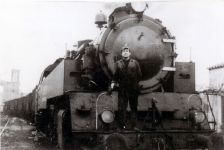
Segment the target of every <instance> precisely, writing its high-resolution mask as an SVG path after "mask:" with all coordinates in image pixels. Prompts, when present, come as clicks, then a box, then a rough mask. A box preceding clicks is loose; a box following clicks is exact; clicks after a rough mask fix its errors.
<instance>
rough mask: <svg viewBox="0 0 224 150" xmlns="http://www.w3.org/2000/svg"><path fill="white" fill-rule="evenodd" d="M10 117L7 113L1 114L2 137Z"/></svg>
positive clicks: (0, 135) (0, 129) (0, 127)
mask: <svg viewBox="0 0 224 150" xmlns="http://www.w3.org/2000/svg"><path fill="white" fill-rule="evenodd" d="M9 121H10V119H9V117H8V116H7V115H1V117H0V137H2V134H3V133H4V131H5V129H6V127H7V125H8V123H9Z"/></svg>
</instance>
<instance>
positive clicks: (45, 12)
mask: <svg viewBox="0 0 224 150" xmlns="http://www.w3.org/2000/svg"><path fill="white" fill-rule="evenodd" d="M122 4H123V5H124V3H112V2H110V3H105V2H100V1H98V2H94V1H86V2H80V1H79V2H78V1H70V0H65V1H64V0H60V1H59V0H54V1H51V0H47V1H45V0H42V1H4V0H3V1H0V80H5V81H9V80H10V75H11V69H19V70H20V71H21V72H20V81H21V86H20V88H21V91H22V92H24V93H28V92H30V91H31V90H32V89H33V88H34V86H35V85H36V84H37V83H38V81H39V78H40V75H41V72H42V71H43V70H44V68H45V67H46V66H47V65H49V64H51V63H53V62H54V61H55V59H57V58H58V57H63V56H64V55H65V49H66V45H67V48H68V49H72V47H73V45H74V44H76V42H77V41H78V40H83V39H95V38H96V37H97V34H98V33H99V31H98V29H97V28H96V25H95V24H94V19H95V15H96V13H98V12H99V11H100V10H102V11H103V12H105V13H106V15H107V16H109V14H110V13H111V12H112V11H113V9H114V8H115V7H116V6H121V5H122ZM145 14H147V15H149V16H151V17H153V18H159V19H160V20H161V21H162V22H163V25H164V26H166V27H167V29H168V30H169V31H170V32H171V34H172V35H173V36H175V37H176V41H177V43H176V44H177V49H176V51H177V53H178V57H177V61H190V58H191V60H192V61H194V62H195V63H196V84H197V88H200V87H206V86H208V80H209V77H208V76H209V74H208V70H207V68H208V67H209V66H212V65H215V64H220V63H223V62H224V38H223V36H224V1H221V0H219V1H214V0H213V1H206V0H203V1H199V0H194V1H193V0H192V1H189V0H172V1H171V0H169V1H166V0H162V1H161V0H159V1H156V0H154V1H150V2H149V9H147V11H146V12H145ZM66 43H67V44H66ZM190 49H191V50H190ZM190 51H191V52H190ZM190 54H191V56H190Z"/></svg>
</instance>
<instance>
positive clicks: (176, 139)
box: [73, 130, 211, 150]
mask: <svg viewBox="0 0 224 150" xmlns="http://www.w3.org/2000/svg"><path fill="white" fill-rule="evenodd" d="M73 133H74V134H73V135H74V138H75V139H79V140H80V139H81V140H80V141H81V142H83V141H85V142H84V143H82V144H84V145H85V146H87V145H88V144H90V143H91V142H92V144H90V145H91V147H92V148H98V149H101V148H102V147H104V148H103V149H111V150H113V149H114V150H115V149H135V150H138V149H148V148H151V149H166V150H174V149H206V148H209V147H210V146H211V141H210V138H209V135H210V134H211V132H209V131H208V132H207V131H200V132H198V131H197V132H196V131H191V132H190V131H179V130H175V131H164V130H161V131H159V130H156V131H143V130H141V131H133V130H122V131H121V130H119V131H89V132H80V131H74V132H73ZM87 143H88V144H87ZM94 145H95V146H94ZM92 148H90V149H92Z"/></svg>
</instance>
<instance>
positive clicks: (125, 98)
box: [118, 89, 138, 128]
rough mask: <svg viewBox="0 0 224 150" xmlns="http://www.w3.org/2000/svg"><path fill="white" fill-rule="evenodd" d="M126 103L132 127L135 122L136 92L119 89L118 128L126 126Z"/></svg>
mask: <svg viewBox="0 0 224 150" xmlns="http://www.w3.org/2000/svg"><path fill="white" fill-rule="evenodd" d="M128 102H129V105H130V108H131V125H132V127H134V126H135V125H136V121H137V106H138V92H137V91H136V90H127V89H120V90H119V92H118V123H119V127H120V128H123V127H124V126H125V125H126V124H125V123H126V112H127V106H128Z"/></svg>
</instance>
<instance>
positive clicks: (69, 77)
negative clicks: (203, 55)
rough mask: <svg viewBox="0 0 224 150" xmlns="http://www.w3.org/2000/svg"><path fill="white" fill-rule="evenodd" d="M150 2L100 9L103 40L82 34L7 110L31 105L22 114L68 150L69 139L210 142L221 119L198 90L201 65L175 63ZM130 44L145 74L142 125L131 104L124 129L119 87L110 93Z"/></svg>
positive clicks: (118, 147) (88, 143)
mask: <svg viewBox="0 0 224 150" xmlns="http://www.w3.org/2000/svg"><path fill="white" fill-rule="evenodd" d="M146 7H147V6H145V7H143V9H141V10H140V9H138V8H136V7H135V6H134V5H133V4H131V3H127V4H126V5H125V6H123V7H118V8H116V9H115V10H114V11H113V12H112V13H111V14H110V16H109V19H108V23H107V18H106V17H105V15H103V14H102V13H99V14H97V16H96V21H95V23H96V24H97V25H98V27H99V28H100V29H101V33H100V35H99V36H98V38H97V40H82V41H79V42H78V50H77V51H70V52H68V53H67V54H68V55H67V56H66V57H65V58H59V59H57V60H56V61H55V62H54V63H53V64H52V65H49V66H48V67H47V68H46V69H45V70H44V71H43V73H42V75H41V78H40V81H39V84H38V85H37V86H36V88H35V89H34V90H33V92H32V93H31V94H29V95H28V96H26V97H25V98H24V97H23V98H20V99H16V100H11V101H8V102H6V103H5V109H4V111H5V112H7V113H11V114H19V113H18V112H19V111H24V113H23V116H26V117H27V118H28V119H31V120H32V118H33V119H34V118H35V119H34V121H35V124H36V126H37V128H38V129H39V130H40V131H42V132H44V133H45V134H46V135H47V136H48V137H49V138H50V139H53V141H57V144H58V146H59V147H60V148H65V149H66V146H68V143H70V144H71V143H72V145H73V147H75V148H77V149H82V148H83V147H85V148H83V149H111V150H125V149H135V150H137V149H141V150H142V149H168V150H169V149H170V150H173V149H208V148H210V145H211V143H210V140H209V138H210V135H211V134H213V133H214V132H215V130H214V129H212V128H211V124H215V122H209V121H208V117H207V110H206V109H205V107H204V102H203V101H202V99H201V98H200V96H199V94H197V92H196V91H195V64H194V63H193V62H175V58H176V57H177V54H176V53H175V37H173V36H171V34H170V33H169V32H168V30H167V29H166V28H165V27H164V26H163V25H162V23H161V21H160V20H158V19H153V18H151V17H148V16H146V15H144V11H145V9H146ZM124 45H128V47H129V48H130V50H131V57H132V58H134V59H136V60H137V61H138V62H139V64H140V67H141V70H142V75H143V76H142V79H141V81H140V83H139V85H140V86H139V87H140V89H139V91H140V94H139V98H138V107H137V108H138V114H137V119H138V122H137V127H138V128H139V130H137V131H136V130H134V129H132V128H131V126H130V115H131V113H130V107H128V108H127V115H126V120H127V128H126V129H125V130H117V126H118V124H117V116H118V113H117V110H118V106H117V105H118V94H117V90H116V89H115V90H114V91H113V92H112V94H111V95H108V94H107V93H106V91H107V89H108V86H109V85H110V82H111V79H112V76H113V74H114V71H115V70H114V68H115V66H114V65H115V62H116V61H117V60H119V59H120V58H121V56H120V50H121V48H122V47H123V46H124ZM22 99H23V101H22ZM19 104H20V105H19ZM28 104H29V105H28ZM19 106H20V107H21V108H22V106H24V109H19V108H20V107H19ZM26 106H27V107H26ZM28 106H30V107H28ZM25 110H27V111H25Z"/></svg>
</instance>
